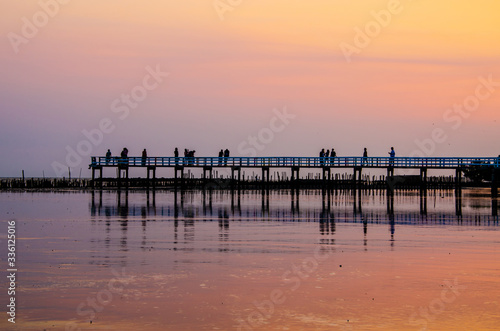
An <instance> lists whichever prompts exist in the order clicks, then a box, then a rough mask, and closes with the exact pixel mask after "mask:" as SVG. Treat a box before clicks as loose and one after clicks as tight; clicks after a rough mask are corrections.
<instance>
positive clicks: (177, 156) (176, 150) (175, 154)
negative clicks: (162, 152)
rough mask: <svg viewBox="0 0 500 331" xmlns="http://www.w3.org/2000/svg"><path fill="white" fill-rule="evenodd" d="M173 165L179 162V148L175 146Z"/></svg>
mask: <svg viewBox="0 0 500 331" xmlns="http://www.w3.org/2000/svg"><path fill="white" fill-rule="evenodd" d="M174 157H175V165H178V164H179V149H178V148H177V147H176V148H175V149H174Z"/></svg>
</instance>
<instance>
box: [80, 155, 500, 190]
mask: <svg viewBox="0 0 500 331" xmlns="http://www.w3.org/2000/svg"><path fill="white" fill-rule="evenodd" d="M473 167H475V168H481V169H491V170H492V171H491V174H492V175H491V187H492V194H493V192H494V194H495V195H496V192H497V186H498V184H497V183H498V179H499V178H500V176H499V171H498V169H499V167H500V158H498V157H356V156H349V157H345V156H344V157H342V156H341V157H146V158H144V157H128V158H120V157H112V158H106V157H105V156H93V157H91V163H90V165H89V168H90V169H91V170H92V181H93V182H95V181H96V180H98V181H99V182H100V183H102V179H103V177H102V172H103V169H104V168H115V169H116V173H117V180H118V181H120V180H121V179H123V180H125V183H126V182H128V180H129V169H130V168H144V169H145V170H146V177H147V180H148V181H149V180H151V182H152V183H153V185H154V182H155V180H156V169H157V168H172V169H173V170H174V179H175V180H176V182H177V180H179V183H181V184H182V183H183V180H184V169H187V168H199V169H202V170H203V175H202V176H203V178H204V179H207V178H210V179H211V178H212V176H213V170H214V169H217V168H221V169H230V170H231V179H232V180H234V181H240V180H241V171H242V169H244V168H249V169H258V170H260V172H261V173H262V176H261V180H262V182H264V183H265V182H269V180H270V169H272V168H286V169H290V171H291V180H292V181H294V180H298V179H299V178H300V172H301V171H302V170H305V169H317V170H320V171H321V173H322V180H324V181H331V180H333V177H332V170H334V169H342V168H343V169H351V171H352V176H351V178H352V181H353V183H352V184H353V185H354V186H356V185H357V184H359V183H360V182H361V180H362V172H363V170H364V169H385V170H386V171H387V177H386V178H387V184H388V185H393V184H394V183H396V182H397V181H398V180H400V179H401V176H394V170H395V169H417V170H419V175H416V176H418V181H419V182H420V183H421V185H422V188H424V189H425V188H426V184H427V182H428V170H429V169H440V170H454V171H455V181H456V185H457V186H458V187H459V186H460V184H461V181H462V173H463V171H464V170H467V169H471V168H473ZM96 172H98V177H96ZM179 174H180V175H179Z"/></svg>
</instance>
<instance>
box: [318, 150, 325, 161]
mask: <svg viewBox="0 0 500 331" xmlns="http://www.w3.org/2000/svg"><path fill="white" fill-rule="evenodd" d="M319 157H320V159H319V164H320V165H323V158H324V157H325V149H324V148H322V149H321V151H320V152H319Z"/></svg>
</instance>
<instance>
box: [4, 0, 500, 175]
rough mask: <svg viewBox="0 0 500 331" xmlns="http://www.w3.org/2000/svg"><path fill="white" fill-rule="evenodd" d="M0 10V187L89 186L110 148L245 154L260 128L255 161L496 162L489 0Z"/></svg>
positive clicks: (50, 2)
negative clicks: (81, 181) (324, 155)
mask: <svg viewBox="0 0 500 331" xmlns="http://www.w3.org/2000/svg"><path fill="white" fill-rule="evenodd" d="M0 5H1V8H2V9H1V11H0V12H1V14H0V16H1V20H0V31H1V32H2V36H3V39H2V42H1V43H0V63H1V68H2V75H1V76H0V77H1V78H0V87H1V89H0V109H1V114H2V116H1V121H0V137H1V145H0V153H1V155H2V158H1V161H0V177H9V176H20V175H21V170H22V169H24V170H25V172H26V176H29V177H41V176H42V173H44V174H45V176H56V175H60V173H59V174H58V173H57V171H56V166H55V164H57V165H58V166H62V167H67V166H68V165H69V166H71V167H72V171H73V173H77V174H78V172H79V171H80V169H83V172H82V173H83V175H84V176H88V175H89V173H90V172H89V170H88V169H87V168H88V164H89V163H90V155H104V154H105V153H106V151H107V149H108V148H110V149H111V151H112V152H113V154H114V155H118V154H119V153H120V151H121V149H122V148H123V147H127V148H128V149H129V151H130V152H129V156H140V153H141V151H142V149H143V148H147V150H148V154H149V155H150V156H172V155H173V150H174V148H175V147H179V149H181V150H183V149H184V148H188V149H195V150H196V151H197V152H196V156H217V153H218V151H219V150H220V149H221V148H224V149H225V148H229V149H230V150H231V156H250V155H249V150H250V148H249V146H250V143H249V140H248V139H249V138H248V137H249V136H256V137H257V139H261V138H262V137H261V138H258V137H259V133H260V134H261V136H262V132H263V131H262V130H263V129H266V128H267V129H269V128H270V129H273V130H274V131H275V132H274V136H273V137H268V136H263V137H264V140H265V142H264V143H263V142H262V141H260V142H261V143H262V144H261V145H262V146H261V147H262V148H261V150H256V149H254V150H255V151H256V152H257V155H258V156H274V155H276V156H317V154H318V152H319V150H320V149H321V148H332V147H334V148H335V149H336V151H337V154H338V155H339V156H361V155H362V152H363V148H364V147H367V148H368V152H369V155H370V156H386V155H387V152H388V151H389V149H390V147H391V146H394V147H395V150H396V153H397V154H396V155H397V156H409V155H419V154H422V155H428V156H496V155H499V154H500V130H499V128H500V116H499V110H500V42H499V41H500V19H499V18H500V1H498V0H477V1H470V0H453V1H452V0H438V1H430V0H400V1H397V0H391V1H388V0H384V1H379V0H308V1H304V0H241V1H237V0H232V1H229V0H215V1H214V0H182V1H173V0H149V1H132V0H104V1H103V0H99V1H97V0H72V1H70V0H64V1H63V0H59V1H58V0H40V1H7V0H0ZM155 71H156V74H152V73H154V72H155ZM131 94H132V96H130V95H131ZM127 95H128V96H129V99H128V103H127V102H126V101H124V100H125V99H126V98H127ZM134 95H135V97H134ZM123 98H125V99H123ZM277 113H280V114H282V115H281V116H285V117H286V116H288V117H287V118H286V119H285V121H282V120H281V122H280V120H273V118H274V117H276V116H277V115H276V114H277ZM283 114H288V115H283ZM276 123H279V124H280V125H279V126H276V125H273V124H276ZM100 125H101V127H100ZM278 127H279V129H277V128H278ZM103 128H105V130H103ZM436 130H438V132H439V133H440V137H441V138H440V139H439V141H438V142H436V141H433V142H432V143H430V141H431V139H432V137H433V132H436ZM104 131H106V132H104ZM84 132H87V133H88V134H87V136H86V135H85V133H84ZM96 132H100V134H98V133H96ZM266 132H269V130H266ZM89 137H90V138H89ZM89 146H90V150H89V149H88V147H89ZM85 148H87V149H85ZM68 151H74V152H75V153H76V154H77V157H73V158H70V159H69V160H70V161H71V162H68V154H69V152H68ZM79 158H81V160H79Z"/></svg>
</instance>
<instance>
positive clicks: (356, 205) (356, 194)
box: [352, 189, 362, 215]
mask: <svg viewBox="0 0 500 331" xmlns="http://www.w3.org/2000/svg"><path fill="white" fill-rule="evenodd" d="M352 195H353V197H352V201H353V206H352V208H353V210H352V211H353V213H354V215H356V214H358V213H359V214H361V213H362V209H361V190H356V189H354V190H352Z"/></svg>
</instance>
